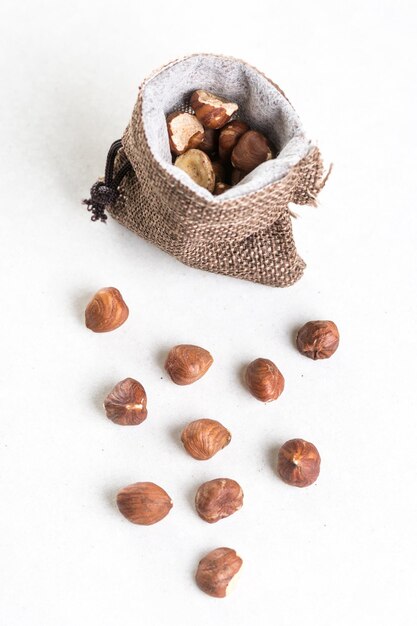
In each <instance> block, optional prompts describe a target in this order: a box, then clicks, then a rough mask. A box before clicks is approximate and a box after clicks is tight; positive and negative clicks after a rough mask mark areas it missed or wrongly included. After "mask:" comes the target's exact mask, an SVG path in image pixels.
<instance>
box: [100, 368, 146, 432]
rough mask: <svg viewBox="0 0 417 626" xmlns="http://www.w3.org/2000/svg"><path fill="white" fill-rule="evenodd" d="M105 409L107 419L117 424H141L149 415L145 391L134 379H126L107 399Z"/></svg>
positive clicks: (118, 384)
mask: <svg viewBox="0 0 417 626" xmlns="http://www.w3.org/2000/svg"><path fill="white" fill-rule="evenodd" d="M104 408H105V411H106V415H107V417H108V418H109V419H111V420H112V422H114V423H115V424H121V425H122V426H134V425H136V424H141V423H142V422H143V421H144V420H146V417H147V415H148V411H147V409H146V393H145V390H144V388H143V387H142V385H141V384H140V383H138V381H137V380H135V379H134V378H125V379H124V380H122V381H120V382H119V383H117V385H116V386H115V387H114V388H113V389H112V391H111V392H110V393H109V395H108V396H107V397H106V399H105V400H104Z"/></svg>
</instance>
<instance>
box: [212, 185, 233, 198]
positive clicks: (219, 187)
mask: <svg viewBox="0 0 417 626" xmlns="http://www.w3.org/2000/svg"><path fill="white" fill-rule="evenodd" d="M231 188H232V187H231V185H227V184H226V183H222V182H219V183H216V186H215V188H214V191H213V194H214V195H215V196H221V194H222V193H224V192H225V191H227V190H228V189H231Z"/></svg>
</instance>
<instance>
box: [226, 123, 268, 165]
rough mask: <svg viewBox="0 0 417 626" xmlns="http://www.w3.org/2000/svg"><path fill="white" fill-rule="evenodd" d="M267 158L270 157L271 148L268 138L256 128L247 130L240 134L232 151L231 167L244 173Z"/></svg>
mask: <svg viewBox="0 0 417 626" xmlns="http://www.w3.org/2000/svg"><path fill="white" fill-rule="evenodd" d="M269 159H272V150H271V147H270V145H269V143H268V140H267V138H266V137H265V136H264V135H262V133H258V131H256V130H248V132H247V133H245V134H244V135H242V136H241V138H240V139H239V141H238V142H237V144H236V146H235V147H234V149H233V152H232V165H233V167H237V169H238V170H242V172H246V173H248V172H251V171H252V170H254V169H255V167H258V165H260V164H261V163H264V161H269Z"/></svg>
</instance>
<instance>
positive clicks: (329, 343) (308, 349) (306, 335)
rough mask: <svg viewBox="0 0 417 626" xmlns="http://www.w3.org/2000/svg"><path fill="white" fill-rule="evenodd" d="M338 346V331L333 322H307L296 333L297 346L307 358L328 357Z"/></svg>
mask: <svg viewBox="0 0 417 626" xmlns="http://www.w3.org/2000/svg"><path fill="white" fill-rule="evenodd" d="M338 347H339V331H338V328H337V326H336V324H335V323H334V322H330V321H329V320H317V321H314V322H307V324H304V326H302V328H300V330H299V331H298V333H297V348H298V350H299V352H301V354H304V355H305V356H307V357H308V358H309V359H314V360H315V361H316V360H317V359H328V358H329V357H331V356H332V355H333V354H334V353H335V352H336V350H337V348H338Z"/></svg>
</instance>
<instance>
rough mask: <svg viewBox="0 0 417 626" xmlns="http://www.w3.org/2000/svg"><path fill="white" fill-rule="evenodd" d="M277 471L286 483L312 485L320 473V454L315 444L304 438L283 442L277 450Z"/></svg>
mask: <svg viewBox="0 0 417 626" xmlns="http://www.w3.org/2000/svg"><path fill="white" fill-rule="evenodd" d="M278 473H279V475H280V476H281V478H282V480H283V481H284V482H286V483H287V484H288V485H293V486H294V487H308V486H309V485H312V484H313V483H314V482H315V481H316V480H317V478H318V475H319V474H320V454H319V452H318V450H317V448H316V446H314V445H313V444H312V443H309V442H308V441H304V439H290V441H287V442H286V443H284V445H283V446H281V448H280V450H279V452H278Z"/></svg>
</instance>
